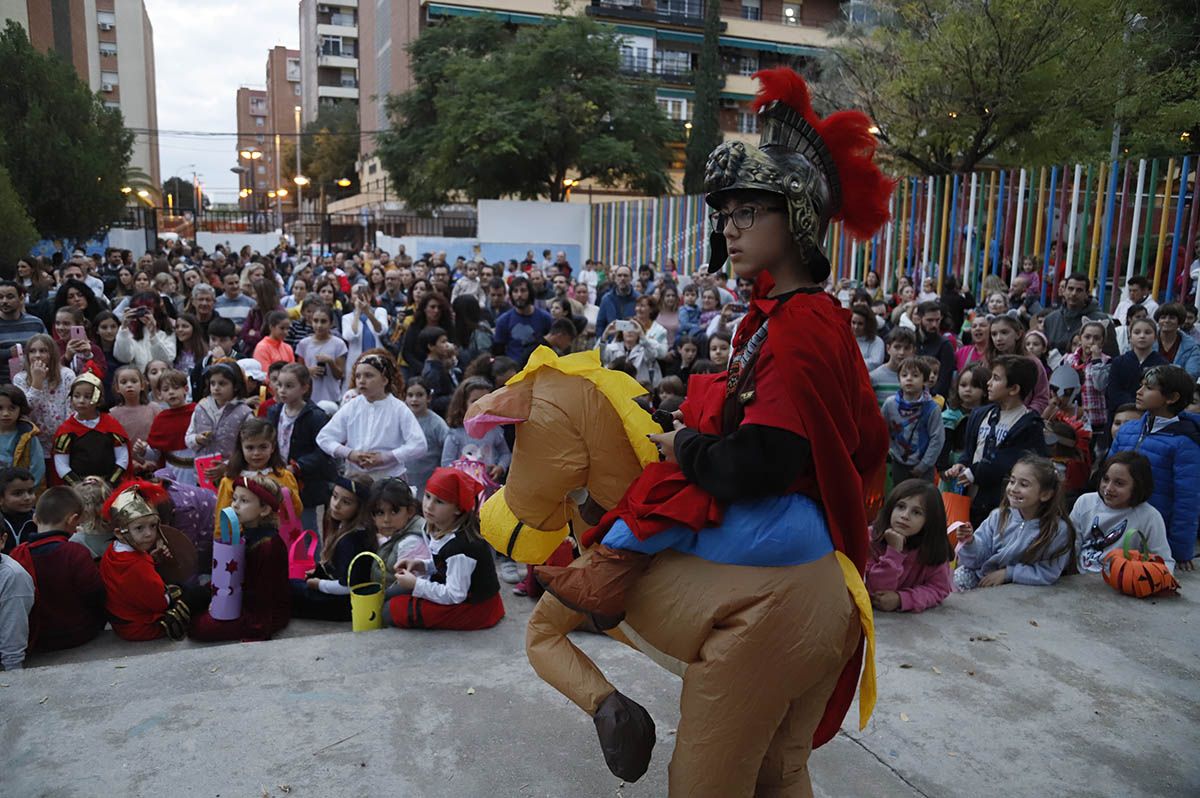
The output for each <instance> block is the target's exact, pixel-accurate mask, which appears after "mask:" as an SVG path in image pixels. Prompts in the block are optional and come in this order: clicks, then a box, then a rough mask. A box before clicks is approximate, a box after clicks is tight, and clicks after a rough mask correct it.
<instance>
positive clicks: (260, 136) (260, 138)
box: [254, 133, 267, 144]
mask: <svg viewBox="0 0 1200 798" xmlns="http://www.w3.org/2000/svg"><path fill="white" fill-rule="evenodd" d="M254 140H255V141H257V142H258V143H259V144H262V143H263V142H265V141H266V140H267V137H266V136H264V135H263V134H262V133H259V134H258V135H257V136H255V137H254Z"/></svg>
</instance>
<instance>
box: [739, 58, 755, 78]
mask: <svg viewBox="0 0 1200 798" xmlns="http://www.w3.org/2000/svg"><path fill="white" fill-rule="evenodd" d="M758 63H759V62H758V55H757V54H755V55H742V56H738V74H739V75H746V76H747V77H748V76H750V75H753V74H754V73H755V72H757V71H758Z"/></svg>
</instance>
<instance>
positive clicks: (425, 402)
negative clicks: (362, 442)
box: [404, 377, 450, 515]
mask: <svg viewBox="0 0 1200 798" xmlns="http://www.w3.org/2000/svg"><path fill="white" fill-rule="evenodd" d="M404 403H405V404H406V405H408V409H409V410H411V411H412V412H413V415H414V416H416V417H417V423H418V424H420V425H421V432H423V433H425V454H423V455H421V456H420V457H418V458H416V459H415V460H412V461H411V462H410V463H409V464H408V476H407V477H406V480H407V482H408V484H409V485H411V486H412V488H413V496H414V497H416V500H417V501H420V499H421V494H422V493H423V492H424V491H425V481H426V480H427V479H429V476H430V474H432V473H433V472H434V469H436V468H437V467H438V466H440V465H441V464H442V447H443V446H444V445H445V443H446V438H447V437H448V436H449V435H450V428H449V427H447V426H446V420H445V419H444V418H442V417H441V416H439V415H438V414H437V413H434V412H433V411H432V410H430V409H429V386H427V385H426V384H425V380H423V379H421V378H420V377H413V378H412V379H411V380H409V381H408V384H407V385H406V386H405V388H404ZM418 515H419V513H418Z"/></svg>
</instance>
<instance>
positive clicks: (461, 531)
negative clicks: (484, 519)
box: [384, 468, 504, 630]
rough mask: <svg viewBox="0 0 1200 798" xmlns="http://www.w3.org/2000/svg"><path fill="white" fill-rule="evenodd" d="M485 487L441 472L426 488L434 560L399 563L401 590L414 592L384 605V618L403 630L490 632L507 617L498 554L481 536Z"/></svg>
mask: <svg viewBox="0 0 1200 798" xmlns="http://www.w3.org/2000/svg"><path fill="white" fill-rule="evenodd" d="M480 487H481V486H480V485H479V483H477V482H475V481H474V480H473V479H471V478H470V477H468V476H467V475H466V474H464V473H462V472H461V471H456V470H454V469H452V468H439V469H438V470H437V471H434V472H433V476H431V477H430V478H429V482H428V483H426V485H425V498H424V499H423V500H422V511H423V513H424V515H425V529H426V530H427V531H428V533H429V537H430V543H429V551H430V555H431V558H432V559H426V560H422V559H406V560H401V561H400V562H398V563H397V564H396V588H397V589H399V590H403V591H406V592H409V593H411V595H400V596H396V597H395V598H393V599H392V600H391V601H389V602H388V603H387V604H385V605H384V619H385V621H386V622H387V623H388V624H390V625H391V626H397V627H400V628H402V629H457V630H471V629H487V628H489V627H492V626H495V625H496V624H497V623H499V622H500V619H501V618H503V617H504V602H503V601H502V600H501V598H500V581H499V580H498V579H497V578H496V568H495V565H494V564H493V560H492V550H491V548H490V547H489V546H488V544H487V543H486V542H485V541H484V540H483V539H482V538H481V537H479V516H478V515H477V514H476V512H475V499H476V496H477V495H478V493H479V490H480Z"/></svg>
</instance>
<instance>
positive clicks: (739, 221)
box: [708, 205, 783, 233]
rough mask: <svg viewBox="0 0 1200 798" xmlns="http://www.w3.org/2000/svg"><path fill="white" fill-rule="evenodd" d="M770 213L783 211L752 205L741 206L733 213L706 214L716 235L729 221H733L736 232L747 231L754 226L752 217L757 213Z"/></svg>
mask: <svg viewBox="0 0 1200 798" xmlns="http://www.w3.org/2000/svg"><path fill="white" fill-rule="evenodd" d="M772 211H780V212H782V211H783V208H756V207H754V206H753V205H743V206H742V207H740V208H738V209H737V210H735V211H734V212H733V213H723V212H721V211H712V212H711V213H709V214H708V221H709V222H710V223H711V224H712V226H713V230H715V231H717V232H718V233H719V232H721V231H722V230H724V229H725V225H726V224H728V223H729V220H730V219H732V220H733V226H734V227H736V228H737V229H738V230H749V229H750V228H751V227H753V226H754V217H755V215H756V214H758V213H771V212H772Z"/></svg>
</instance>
